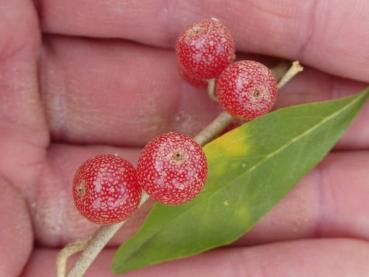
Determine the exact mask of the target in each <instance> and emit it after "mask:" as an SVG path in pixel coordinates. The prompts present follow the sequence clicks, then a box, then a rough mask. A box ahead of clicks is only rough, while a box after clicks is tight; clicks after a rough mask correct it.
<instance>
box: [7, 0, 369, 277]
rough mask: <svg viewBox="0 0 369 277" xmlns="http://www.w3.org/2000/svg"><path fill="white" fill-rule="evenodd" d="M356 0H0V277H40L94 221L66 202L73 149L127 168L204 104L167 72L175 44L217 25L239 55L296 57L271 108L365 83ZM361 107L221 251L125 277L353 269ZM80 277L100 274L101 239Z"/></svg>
mask: <svg viewBox="0 0 369 277" xmlns="http://www.w3.org/2000/svg"><path fill="white" fill-rule="evenodd" d="M368 12H369V2H368V1H366V0H357V1H344V0H327V1H316V0H307V1H294V0H279V1H274V0H265V1H258V0H246V1H212V0H211V1H210V0H202V1H198V0H196V1H195V0H192V1H164V0H162V1H157V0H151V1H149V0H143V1H131V0H129V1H128V0H123V1H115V0H106V1H91V0H38V1H34V2H32V1H30V0H0V153H1V156H0V189H1V194H0V218H1V221H2V224H1V226H2V228H1V229H0V249H1V250H0V277H2V276H19V275H22V276H30V277H32V276H37V277H40V276H41V277H42V276H54V275H55V257H56V255H57V252H58V249H60V248H61V247H62V246H63V245H65V243H67V242H69V241H72V240H75V239H78V238H82V237H84V236H86V235H87V234H88V233H91V232H92V231H93V230H95V229H96V228H97V226H96V225H93V224H90V223H88V222H87V221H86V220H85V219H83V218H82V217H81V216H80V215H79V214H78V212H77V211H76V209H75V208H74V207H73V203H72V195H71V192H70V188H71V178H72V175H73V173H74V170H75V169H76V168H77V166H78V165H79V164H80V163H81V162H82V161H83V160H85V159H86V158H88V157H90V156H92V155H94V154H97V153H101V152H110V153H118V154H121V155H122V156H123V157H125V158H127V159H128V160H130V161H132V162H135V161H136V158H137V154H138V151H139V149H140V148H141V147H142V146H143V145H144V144H145V143H146V142H147V141H148V140H149V139H150V138H152V137H153V136H155V135H157V134H160V133H162V132H165V131H168V130H173V131H181V132H184V133H187V134H190V135H193V134H195V133H196V132H197V131H199V130H200V129H201V128H202V127H204V126H205V125H206V124H207V123H208V122H209V121H211V119H212V118H214V117H215V115H216V114H217V113H218V112H219V109H218V108H217V106H216V104H214V103H211V101H210V100H209V99H208V98H207V96H206V94H204V93H203V92H201V91H198V90H197V89H194V88H191V87H190V86H189V85H187V84H186V83H185V82H184V81H182V80H181V79H180V77H179V75H178V73H177V72H176V62H175V56H174V52H173V45H174V42H175V38H176V36H177V35H178V33H179V32H180V31H181V30H183V28H184V27H185V26H186V25H188V24H191V23H193V22H195V21H198V20H199V19H201V18H203V17H207V16H217V17H219V18H222V19H223V21H224V22H225V24H226V25H227V26H228V27H229V28H230V29H231V30H232V32H233V33H234V36H235V40H236V45H237V49H238V51H240V52H254V53H257V54H261V55H270V56H279V57H284V58H290V59H299V60H301V62H302V63H303V64H304V65H306V70H305V72H304V73H302V74H301V75H300V76H298V77H297V78H296V79H295V80H293V81H292V82H291V83H290V84H288V85H287V87H285V88H284V89H283V90H282V91H281V92H280V97H279V101H278V107H281V106H287V105H291V104H297V103H303V102H311V101H316V100H324V99H331V98H336V97H340V96H345V95H350V94H353V93H355V92H357V91H358V90H360V89H362V88H363V87H365V83H368V82H369V52H368V49H369V21H368V20H367V14H368ZM368 121H369V104H366V105H365V107H364V108H363V110H362V112H361V113H360V114H359V116H358V118H357V119H356V120H355V122H354V124H353V125H352V127H351V128H350V129H349V130H348V131H347V133H346V134H345V135H344V137H343V138H342V139H341V140H340V142H339V143H338V145H337V146H336V147H335V149H334V150H333V152H332V153H330V154H329V155H328V156H327V157H326V158H325V160H324V161H323V162H322V163H321V164H320V165H319V166H318V167H317V168H315V169H314V170H313V171H312V172H311V173H309V174H308V175H307V176H306V177H304V178H303V180H302V181H301V182H300V183H299V184H298V185H297V187H296V188H295V189H294V190H293V191H292V192H291V193H290V194H289V195H288V196H287V197H286V198H285V199H284V200H283V201H282V202H281V203H280V204H279V205H277V206H276V207H275V208H274V209H273V210H272V211H271V212H270V213H269V214H267V215H266V216H265V217H264V218H263V219H262V220H261V222H259V223H258V224H257V225H256V226H255V228H254V229H253V230H252V231H251V232H250V233H249V234H247V235H246V236H244V237H243V238H241V239H240V240H239V241H238V242H236V243H235V244H234V245H232V246H231V247H227V248H222V249H219V250H215V251H211V252H209V253H206V254H203V255H199V256H196V257H191V258H188V259H184V260H181V261H176V262H171V263H167V264H163V265H158V266H154V267H151V268H147V269H143V270H140V271H136V272H132V273H129V274H127V275H126V276H129V277H134V276H144V277H146V276H147V277H148V276H190V275H191V276H206V275H210V276H256V277H257V276H263V277H266V276H276V277H278V276H369V273H368V272H369V265H368V263H367V257H368V255H369V243H368V240H369V231H368V230H369V201H367V200H368V198H367V195H369V183H368V180H369V124H368ZM144 212H145V211H141V213H140V214H138V215H137V216H136V217H135V218H134V219H132V221H131V222H130V223H129V224H128V226H127V228H125V229H124V230H123V231H121V232H120V233H119V234H118V235H117V236H116V237H115V238H114V239H113V240H112V241H111V243H110V246H109V248H108V249H106V250H104V251H103V253H102V254H101V256H99V258H98V260H97V261H96V263H95V264H94V265H93V266H92V268H91V269H90V271H89V273H88V275H87V276H110V275H109V268H110V261H111V256H112V254H113V252H114V248H115V247H116V246H117V245H118V244H119V243H120V242H121V241H122V240H124V239H125V238H126V237H127V235H128V234H129V233H132V232H133V230H134V229H135V228H136V227H137V226H138V224H139V223H140V222H141V221H142V218H143V215H144Z"/></svg>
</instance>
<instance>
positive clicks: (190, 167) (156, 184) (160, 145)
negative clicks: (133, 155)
mask: <svg viewBox="0 0 369 277" xmlns="http://www.w3.org/2000/svg"><path fill="white" fill-rule="evenodd" d="M207 172H208V167H207V160H206V157H205V154H204V152H203V151H202V149H201V146H200V145H199V144H197V143H196V142H195V141H194V140H193V139H192V138H191V137H188V136H186V135H183V134H178V133H173V132H171V133H167V134H163V135H160V136H158V137H156V138H155V139H153V140H152V141H151V142H150V143H149V144H147V145H146V146H145V148H144V149H143V151H142V153H141V155H140V157H139V160H138V165H137V179H138V182H139V184H140V185H141V186H142V188H143V189H144V190H145V191H146V192H147V193H148V194H149V195H150V196H151V197H152V198H154V199H155V200H157V201H159V202H161V203H163V204H167V205H178V204H183V203H186V202H188V201H190V200H191V199H193V198H194V197H195V196H196V195H198V194H199V193H200V191H201V190H202V188H203V187H204V184H205V181H206V178H207Z"/></svg>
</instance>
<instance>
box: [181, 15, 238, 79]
mask: <svg viewBox="0 0 369 277" xmlns="http://www.w3.org/2000/svg"><path fill="white" fill-rule="evenodd" d="M176 54H177V61H178V63H179V66H180V67H181V69H182V70H183V71H184V72H185V73H186V74H187V75H188V76H191V77H192V78H195V79H197V80H208V79H213V78H216V77H217V76H218V75H219V74H220V73H221V72H222V71H223V70H224V68H226V66H227V65H229V64H230V63H231V62H232V61H233V60H234V57H235V49H234V41H233V38H232V35H231V33H230V31H229V30H228V29H227V28H226V27H225V26H224V25H223V23H222V22H221V21H220V20H219V19H217V18H207V19H204V20H202V21H200V22H199V23H196V24H194V25H192V26H191V27H190V28H188V29H187V30H185V31H184V33H182V34H181V35H180V36H179V37H178V40H177V44H176Z"/></svg>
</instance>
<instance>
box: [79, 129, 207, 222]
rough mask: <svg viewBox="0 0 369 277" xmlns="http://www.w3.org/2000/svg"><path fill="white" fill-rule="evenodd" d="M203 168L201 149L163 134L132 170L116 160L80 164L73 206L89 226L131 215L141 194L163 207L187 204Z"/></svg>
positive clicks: (98, 159)
mask: <svg viewBox="0 0 369 277" xmlns="http://www.w3.org/2000/svg"><path fill="white" fill-rule="evenodd" d="M207 168H208V167H207V160H206V157H205V154H204V152H203V151H202V148H201V146H200V145H199V144H198V143H196V142H195V141H194V140H193V139H192V138H191V137H188V136H186V135H183V134H178V133H173V132H171V133H167V134H163V135H160V136H159V137H157V138H155V139H154V140H152V141H151V142H150V143H149V144H147V145H146V146H145V148H144V149H143V151H142V152H141V155H140V157H139V160H138V165H137V169H136V168H134V167H133V165H131V164H130V163H129V162H128V161H126V160H124V159H123V158H121V157H119V156H118V155H111V154H103V155H98V156H96V157H94V158H92V159H89V160H87V161H85V162H84V163H83V164H82V165H81V166H80V167H79V168H78V170H77V172H76V174H75V176H74V180H73V198H74V203H75V206H76V207H77V209H78V210H79V211H80V213H81V214H82V215H83V216H85V217H86V218H87V219H89V220H90V221H92V222H95V223H98V224H113V223H117V222H120V221H123V220H125V219H127V218H128V217H129V216H130V215H131V214H132V213H133V212H134V211H135V210H136V208H137V206H138V205H139V202H140V199H141V194H142V190H144V191H146V192H147V194H148V195H150V196H151V197H152V198H153V199H155V200H157V201H159V202H161V203H163V204H167V205H178V204H183V203H186V202H188V201H190V200H191V199H193V198H194V197H195V196H196V195H197V194H198V193H199V192H200V191H201V189H202V188H203V187H204V184H205V181H206V178H207Z"/></svg>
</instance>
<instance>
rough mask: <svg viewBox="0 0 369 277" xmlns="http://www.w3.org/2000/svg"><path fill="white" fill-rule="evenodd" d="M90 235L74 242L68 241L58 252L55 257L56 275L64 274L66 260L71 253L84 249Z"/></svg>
mask: <svg viewBox="0 0 369 277" xmlns="http://www.w3.org/2000/svg"><path fill="white" fill-rule="evenodd" d="M90 239H91V237H88V238H86V239H82V240H77V241H75V242H71V243H68V244H67V245H66V246H65V247H64V248H63V249H62V250H61V251H60V252H59V253H58V257H57V258H56V267H57V268H56V273H57V277H64V276H65V269H66V266H67V260H68V258H69V257H70V256H72V255H73V254H75V253H77V252H80V251H82V250H84V249H85V248H86V246H87V244H88V242H89V241H90Z"/></svg>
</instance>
